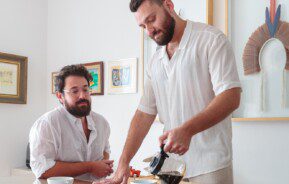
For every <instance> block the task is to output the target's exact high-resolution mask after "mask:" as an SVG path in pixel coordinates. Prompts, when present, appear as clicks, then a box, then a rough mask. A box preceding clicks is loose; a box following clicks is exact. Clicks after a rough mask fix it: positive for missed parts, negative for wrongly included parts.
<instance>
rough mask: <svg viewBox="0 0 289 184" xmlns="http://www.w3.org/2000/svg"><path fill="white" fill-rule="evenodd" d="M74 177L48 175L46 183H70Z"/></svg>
mask: <svg viewBox="0 0 289 184" xmlns="http://www.w3.org/2000/svg"><path fill="white" fill-rule="evenodd" d="M73 181H74V179H73V178H72V177H62V176H59V177H50V178H48V179H47V183H48V184H72V183H73Z"/></svg>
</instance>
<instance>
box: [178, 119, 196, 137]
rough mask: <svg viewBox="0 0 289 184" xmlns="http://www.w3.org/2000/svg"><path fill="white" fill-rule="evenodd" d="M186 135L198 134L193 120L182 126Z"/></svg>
mask: <svg viewBox="0 0 289 184" xmlns="http://www.w3.org/2000/svg"><path fill="white" fill-rule="evenodd" d="M181 128H182V129H183V131H184V132H185V134H186V135H188V136H191V137H193V136H194V135H195V134H197V131H196V128H194V125H193V123H192V122H189V121H188V122H186V123H184V124H183V125H182V127H181Z"/></svg>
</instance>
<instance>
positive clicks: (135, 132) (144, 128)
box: [120, 110, 156, 164]
mask: <svg viewBox="0 0 289 184" xmlns="http://www.w3.org/2000/svg"><path fill="white" fill-rule="evenodd" d="M155 117H156V116H155V115H149V114H146V113H143V112H141V111H139V110H137V111H136V113H135V115H134V117H133V119H132V122H131V125H130V128H129V132H128V136H127V139H126V142H125V146H124V149H123V152H122V155H121V157H120V163H124V164H129V162H130V161H131V159H132V158H133V156H134V155H135V154H136V152H137V150H138V149H139V147H140V145H141V143H142V141H143V139H144V138H145V136H146V135H147V133H148V131H149V129H150V127H151V125H152V123H153V122H154V120H155Z"/></svg>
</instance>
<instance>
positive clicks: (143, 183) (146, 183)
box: [130, 180, 157, 184]
mask: <svg viewBox="0 0 289 184" xmlns="http://www.w3.org/2000/svg"><path fill="white" fill-rule="evenodd" d="M130 183H131V184H157V181H156V180H132V181H131V182H130Z"/></svg>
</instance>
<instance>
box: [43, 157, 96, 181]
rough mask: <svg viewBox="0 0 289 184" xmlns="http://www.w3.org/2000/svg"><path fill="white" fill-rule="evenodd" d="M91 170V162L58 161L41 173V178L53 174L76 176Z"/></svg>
mask: <svg viewBox="0 0 289 184" xmlns="http://www.w3.org/2000/svg"><path fill="white" fill-rule="evenodd" d="M90 170H91V162H75V163H72V162H59V161H57V162H56V163H55V165H54V166H53V167H52V168H50V169H48V170H47V171H46V172H45V173H43V174H42V175H41V177H40V178H41V179H47V178H49V177H53V176H78V175H81V174H85V173H89V172H90Z"/></svg>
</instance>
